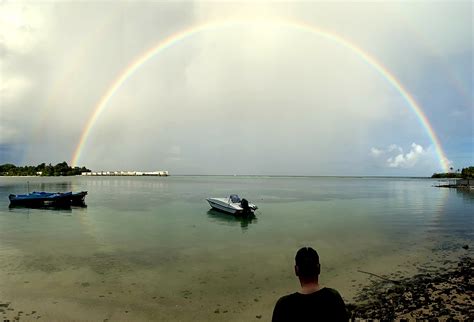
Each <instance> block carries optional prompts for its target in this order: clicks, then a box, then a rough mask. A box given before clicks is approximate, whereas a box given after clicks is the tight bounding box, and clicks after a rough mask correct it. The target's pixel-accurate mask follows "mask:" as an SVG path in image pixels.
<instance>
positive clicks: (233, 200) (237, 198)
mask: <svg viewBox="0 0 474 322" xmlns="http://www.w3.org/2000/svg"><path fill="white" fill-rule="evenodd" d="M230 201H232V202H233V203H237V202H240V197H239V196H238V195H230Z"/></svg>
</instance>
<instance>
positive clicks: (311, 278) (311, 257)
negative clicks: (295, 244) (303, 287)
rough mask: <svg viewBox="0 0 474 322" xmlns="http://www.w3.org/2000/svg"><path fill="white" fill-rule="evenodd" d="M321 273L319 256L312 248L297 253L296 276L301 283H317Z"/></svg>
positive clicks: (304, 248)
mask: <svg viewBox="0 0 474 322" xmlns="http://www.w3.org/2000/svg"><path fill="white" fill-rule="evenodd" d="M320 271H321V265H320V264H319V255H318V253H317V252H316V251H315V250H314V249H313V248H311V247H303V248H301V249H300V250H298V252H297V253H296V257H295V274H296V276H298V278H299V279H300V281H301V282H305V283H309V282H317V281H318V275H319V273H320Z"/></svg>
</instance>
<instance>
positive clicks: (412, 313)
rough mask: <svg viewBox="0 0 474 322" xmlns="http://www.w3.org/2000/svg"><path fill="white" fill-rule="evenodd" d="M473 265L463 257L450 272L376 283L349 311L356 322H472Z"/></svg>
mask: <svg viewBox="0 0 474 322" xmlns="http://www.w3.org/2000/svg"><path fill="white" fill-rule="evenodd" d="M473 264H474V263H473V259H472V258H471V257H463V258H461V259H460V261H459V263H458V264H457V266H454V267H451V268H449V269H436V270H433V271H430V272H423V273H420V274H417V275H415V276H413V277H410V278H404V279H400V280H397V281H393V280H389V279H382V278H380V279H377V280H375V281H374V282H373V283H372V284H371V285H370V286H368V287H365V288H363V289H362V290H361V291H360V292H359V294H358V295H357V297H356V298H355V304H348V305H347V309H348V311H349V314H350V316H351V318H352V320H353V321H363V320H383V321H392V320H425V319H427V320H430V321H432V320H434V321H437V320H443V321H458V320H461V321H467V320H470V319H472V317H473V316H474V268H473Z"/></svg>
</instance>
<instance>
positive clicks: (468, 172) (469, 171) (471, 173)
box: [431, 167, 474, 179]
mask: <svg viewBox="0 0 474 322" xmlns="http://www.w3.org/2000/svg"><path fill="white" fill-rule="evenodd" d="M450 170H451V172H448V173H434V174H433V175H432V176H431V178H463V179H468V178H469V179H472V178H474V167H467V168H463V169H462V170H459V169H457V170H456V171H455V172H453V168H450Z"/></svg>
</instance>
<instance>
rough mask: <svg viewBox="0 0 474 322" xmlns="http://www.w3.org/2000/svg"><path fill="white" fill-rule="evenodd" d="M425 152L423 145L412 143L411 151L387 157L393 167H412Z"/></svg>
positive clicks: (388, 162)
mask: <svg viewBox="0 0 474 322" xmlns="http://www.w3.org/2000/svg"><path fill="white" fill-rule="evenodd" d="M424 153H425V150H424V149H423V147H422V146H421V145H418V144H416V143H412V145H411V149H410V152H408V153H406V154H403V152H402V153H400V154H398V155H396V156H395V157H390V158H388V159H387V164H388V166H389V167H391V168H411V167H413V166H414V165H415V164H416V163H417V161H418V160H419V158H420V157H421V156H422V155H423V154H424Z"/></svg>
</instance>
